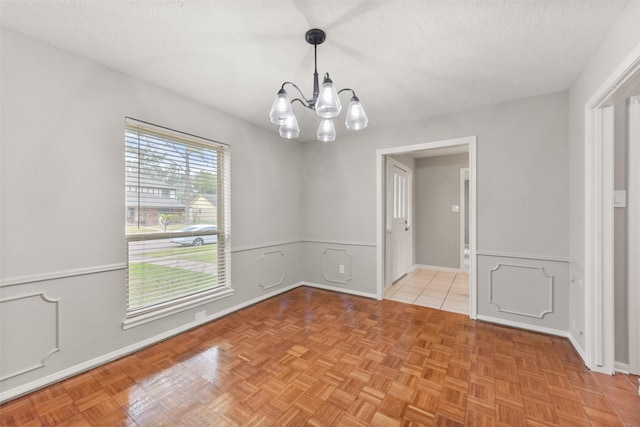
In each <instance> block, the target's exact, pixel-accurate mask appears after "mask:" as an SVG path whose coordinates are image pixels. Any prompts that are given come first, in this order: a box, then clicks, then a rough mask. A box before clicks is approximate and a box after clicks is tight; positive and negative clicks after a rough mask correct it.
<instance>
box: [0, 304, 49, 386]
mask: <svg viewBox="0 0 640 427" xmlns="http://www.w3.org/2000/svg"><path fill="white" fill-rule="evenodd" d="M58 305H59V300H57V299H53V298H49V297H47V296H46V295H45V293H44V292H40V293H35V294H26V295H20V296H13V297H7V298H5V299H2V300H0V329H1V332H0V336H1V337H2V347H3V350H2V354H1V355H0V357H1V358H2V363H0V381H4V380H7V379H9V378H13V377H16V376H18V375H22V374H24V373H27V372H30V371H33V370H35V369H38V368H42V367H44V366H46V364H47V360H48V359H49V357H50V356H51V355H52V354H53V353H55V352H57V351H60V311H59V307H58ZM9 350H10V351H9Z"/></svg>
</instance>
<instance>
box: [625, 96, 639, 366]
mask: <svg viewBox="0 0 640 427" xmlns="http://www.w3.org/2000/svg"><path fill="white" fill-rule="evenodd" d="M628 111H629V117H628V118H629V134H628V135H629V148H628V150H629V151H628V156H627V161H628V167H627V173H628V183H627V185H628V187H627V190H628V193H627V245H628V246H627V260H628V262H627V289H628V301H629V302H628V304H629V325H628V330H629V335H628V336H629V365H628V370H629V372H631V373H633V374H636V375H638V374H640V336H638V335H639V333H638V331H640V265H639V264H638V262H637V260H638V259H640V219H639V218H640V96H633V97H631V98H630V99H629V106H628ZM634 260H635V261H634Z"/></svg>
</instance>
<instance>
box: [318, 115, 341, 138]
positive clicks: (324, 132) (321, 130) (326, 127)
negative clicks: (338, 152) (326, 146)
mask: <svg viewBox="0 0 640 427" xmlns="http://www.w3.org/2000/svg"><path fill="white" fill-rule="evenodd" d="M317 137H318V141H323V142H330V141H334V140H335V139H336V127H335V126H334V125H333V120H331V119H322V120H321V121H320V126H318V134H317Z"/></svg>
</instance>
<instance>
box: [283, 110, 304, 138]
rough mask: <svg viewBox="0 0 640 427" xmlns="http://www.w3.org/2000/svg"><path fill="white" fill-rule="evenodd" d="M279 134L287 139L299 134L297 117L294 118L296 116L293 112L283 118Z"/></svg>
mask: <svg viewBox="0 0 640 427" xmlns="http://www.w3.org/2000/svg"><path fill="white" fill-rule="evenodd" d="M280 136H281V137H283V138H287V139H293V138H297V137H299V136H300V127H299V126H298V119H296V116H295V115H294V114H293V113H292V114H291V115H290V116H289V117H287V118H286V119H285V121H284V123H283V124H281V125H280Z"/></svg>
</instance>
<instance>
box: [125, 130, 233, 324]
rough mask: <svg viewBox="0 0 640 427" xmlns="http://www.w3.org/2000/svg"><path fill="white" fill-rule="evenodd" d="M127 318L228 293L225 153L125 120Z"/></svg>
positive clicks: (226, 150)
mask: <svg viewBox="0 0 640 427" xmlns="http://www.w3.org/2000/svg"><path fill="white" fill-rule="evenodd" d="M125 163H126V166H125V167H126V171H125V193H126V240H127V252H128V268H127V317H128V318H131V317H135V316H140V315H147V314H149V313H152V312H157V311H160V310H162V311H166V310H170V309H172V308H178V307H183V306H186V305H188V304H193V303H194V302H198V301H200V300H206V299H207V298H212V297H215V296H216V295H219V294H223V293H225V292H227V291H228V290H229V289H230V283H229V281H230V280H229V279H230V275H231V269H230V261H231V252H230V237H231V236H230V223H229V222H230V221H229V219H230V209H229V208H230V206H229V205H230V203H229V201H230V199H229V193H230V191H229V176H230V174H229V165H230V153H229V147H228V146H227V145H225V144H221V143H217V142H214V141H210V140H207V139H203V138H199V137H196V136H193V135H189V134H185V133H181V132H177V131H174V130H170V129H166V128H163V127H160V126H155V125H151V124H149V123H145V122H141V121H137V120H134V119H130V118H127V120H126V125H125Z"/></svg>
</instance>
